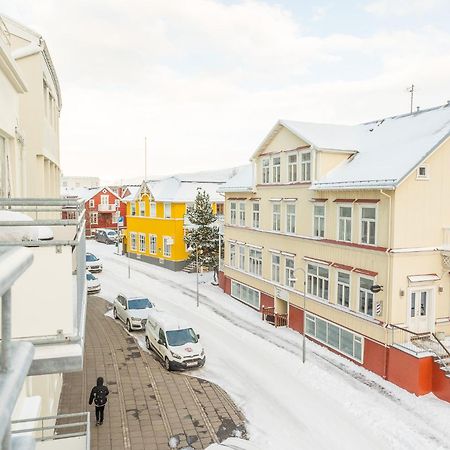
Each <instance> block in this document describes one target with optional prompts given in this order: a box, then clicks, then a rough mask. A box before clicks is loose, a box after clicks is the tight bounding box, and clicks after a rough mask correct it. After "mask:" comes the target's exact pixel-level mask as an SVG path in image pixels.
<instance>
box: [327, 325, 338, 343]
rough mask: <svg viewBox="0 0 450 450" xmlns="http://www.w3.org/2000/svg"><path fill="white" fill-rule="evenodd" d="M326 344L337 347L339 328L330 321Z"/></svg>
mask: <svg viewBox="0 0 450 450" xmlns="http://www.w3.org/2000/svg"><path fill="white" fill-rule="evenodd" d="M328 344H329V345H331V347H334V348H339V328H338V327H337V326H336V325H333V324H331V323H329V324H328Z"/></svg>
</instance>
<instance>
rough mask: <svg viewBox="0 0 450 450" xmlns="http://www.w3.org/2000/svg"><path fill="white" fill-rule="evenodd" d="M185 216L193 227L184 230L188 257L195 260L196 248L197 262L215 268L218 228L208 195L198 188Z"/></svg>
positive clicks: (216, 263)
mask: <svg viewBox="0 0 450 450" xmlns="http://www.w3.org/2000/svg"><path fill="white" fill-rule="evenodd" d="M187 216H188V218H189V220H190V222H191V223H192V225H193V227H192V228H190V229H189V230H187V231H186V235H185V238H184V240H185V242H186V244H187V246H188V247H189V248H191V249H192V250H191V254H190V259H191V260H195V258H196V250H197V249H198V262H199V265H200V266H205V267H209V268H213V269H214V270H217V268H218V265H219V228H218V227H216V226H214V225H213V223H214V222H215V221H216V215H215V214H214V212H213V210H212V207H211V202H210V199H209V195H208V194H207V193H206V192H205V191H202V190H200V189H199V190H198V192H197V196H196V198H195V203H194V205H193V206H191V207H189V208H188V210H187Z"/></svg>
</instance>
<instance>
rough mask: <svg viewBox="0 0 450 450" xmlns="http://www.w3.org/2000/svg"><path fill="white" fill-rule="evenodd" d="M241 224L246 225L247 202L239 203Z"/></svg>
mask: <svg viewBox="0 0 450 450" xmlns="http://www.w3.org/2000/svg"><path fill="white" fill-rule="evenodd" d="M239 226H240V227H245V203H243V202H241V203H239Z"/></svg>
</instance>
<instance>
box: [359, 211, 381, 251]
mask: <svg viewBox="0 0 450 450" xmlns="http://www.w3.org/2000/svg"><path fill="white" fill-rule="evenodd" d="M364 209H373V210H374V211H375V219H364V218H363V210H364ZM377 216H378V208H377V207H376V206H373V205H360V221H361V226H360V242H361V244H365V245H377V228H378V227H377ZM370 224H373V226H374V231H373V242H370V240H371V239H370V237H371V235H370V233H369V231H370ZM364 225H366V226H367V229H368V233H367V239H366V242H364V239H363V237H364V233H363V227H364Z"/></svg>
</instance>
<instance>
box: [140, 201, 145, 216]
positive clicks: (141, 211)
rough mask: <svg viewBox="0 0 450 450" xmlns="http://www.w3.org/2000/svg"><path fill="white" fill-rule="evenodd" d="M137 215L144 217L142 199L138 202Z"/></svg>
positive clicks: (143, 202)
mask: <svg viewBox="0 0 450 450" xmlns="http://www.w3.org/2000/svg"><path fill="white" fill-rule="evenodd" d="M139 216H140V217H145V201H142V200H141V201H140V202H139Z"/></svg>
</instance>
